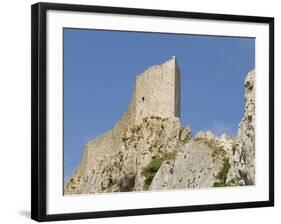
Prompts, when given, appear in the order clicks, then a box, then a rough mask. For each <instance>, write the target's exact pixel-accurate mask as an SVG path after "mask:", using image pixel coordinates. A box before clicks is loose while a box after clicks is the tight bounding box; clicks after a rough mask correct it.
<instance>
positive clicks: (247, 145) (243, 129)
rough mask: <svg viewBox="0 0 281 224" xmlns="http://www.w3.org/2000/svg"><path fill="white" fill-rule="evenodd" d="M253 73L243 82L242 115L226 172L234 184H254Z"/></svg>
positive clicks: (254, 121)
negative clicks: (227, 171)
mask: <svg viewBox="0 0 281 224" xmlns="http://www.w3.org/2000/svg"><path fill="white" fill-rule="evenodd" d="M255 75H256V73H255V71H251V72H249V73H248V75H247V77H246V79H245V82H244V86H245V99H246V104H245V108H244V116H243V118H242V120H241V122H240V124H239V128H238V136H237V140H236V145H235V148H234V153H233V156H232V157H231V160H230V164H231V169H230V171H229V174H228V180H229V181H231V182H233V183H234V185H237V184H239V185H253V184H255V125H256V115H255Z"/></svg>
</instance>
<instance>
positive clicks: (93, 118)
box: [64, 29, 255, 179]
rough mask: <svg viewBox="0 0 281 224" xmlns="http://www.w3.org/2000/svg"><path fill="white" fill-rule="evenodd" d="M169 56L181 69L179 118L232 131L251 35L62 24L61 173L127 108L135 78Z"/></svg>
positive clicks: (196, 127) (251, 56)
mask: <svg viewBox="0 0 281 224" xmlns="http://www.w3.org/2000/svg"><path fill="white" fill-rule="evenodd" d="M173 55H175V56H176V57H177V62H178V65H179V67H180V71H181V123H182V125H183V126H186V125H188V126H189V127H191V129H192V133H193V135H195V134H196V133H197V132H198V131H201V130H212V131H213V132H214V133H216V134H222V133H223V132H226V133H228V134H230V135H232V136H235V135H236V132H237V128H238V124H239V122H240V120H241V118H242V115H243V109H244V103H245V101H244V96H243V95H244V87H243V82H244V78H245V75H246V74H247V73H248V72H249V71H250V70H252V69H253V68H254V67H255V40H254V39H252V38H232V37H216V36H200V35H180V34H159V33H140V32H115V31H100V30H82V29H64V179H67V178H68V177H69V176H70V175H71V174H72V172H73V171H74V169H75V168H76V166H77V165H78V164H79V162H80V160H81V156H82V152H83V145H84V144H85V143H86V142H87V141H89V140H92V139H95V138H96V137H98V136H100V135H101V134H103V133H104V132H106V131H108V130H110V129H111V128H112V127H113V126H114V124H115V123H116V122H117V121H118V120H119V119H120V118H121V116H122V114H123V113H124V112H125V111H126V109H127V106H128V104H129V102H130V99H131V94H132V90H133V86H134V81H135V77H136V76H137V75H138V74H140V73H142V72H143V71H144V70H145V69H146V68H148V67H149V66H152V65H156V64H161V63H163V62H165V61H166V60H168V59H169V58H170V57H171V56H173Z"/></svg>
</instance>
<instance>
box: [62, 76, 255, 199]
mask: <svg viewBox="0 0 281 224" xmlns="http://www.w3.org/2000/svg"><path fill="white" fill-rule="evenodd" d="M254 79H255V71H252V72H250V73H249V74H248V75H247V77H246V79H245V88H246V90H245V99H246V104H245V110H244V116H243V118H242V120H241V122H240V124H239V128H238V135H237V137H236V138H232V137H230V136H228V135H227V134H223V135H221V136H216V135H214V134H213V133H212V132H211V131H206V132H199V133H197V134H196V135H195V136H194V137H192V135H191V129H190V128H189V127H182V126H181V124H180V120H179V118H177V117H166V118H162V117H158V116H149V117H146V118H144V119H143V121H142V122H141V123H139V124H134V125H126V126H124V127H123V126H122V130H120V129H118V135H114V132H113V133H111V132H109V133H107V134H105V135H104V136H103V137H101V138H98V139H96V140H94V141H91V142H89V143H87V144H86V145H85V150H84V156H83V159H82V161H81V163H80V165H79V167H78V168H77V169H76V171H75V172H74V174H73V175H72V176H71V177H70V178H69V180H68V181H67V182H66V183H65V186H64V193H65V194H89V193H90V194H91V193H102V192H127V191H145V190H163V189H180V188H207V187H222V186H237V185H252V184H255V82H254ZM109 135H112V136H113V137H112V136H111V137H110V139H114V141H113V143H112V144H110V146H109V147H107V148H102V149H100V147H97V145H98V146H99V142H100V141H103V139H105V140H104V141H107V137H108V136H109Z"/></svg>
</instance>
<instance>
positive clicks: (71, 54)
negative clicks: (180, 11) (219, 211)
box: [62, 27, 260, 197]
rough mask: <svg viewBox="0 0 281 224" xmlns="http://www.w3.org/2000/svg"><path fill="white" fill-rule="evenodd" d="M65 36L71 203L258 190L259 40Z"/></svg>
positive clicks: (96, 32)
mask: <svg viewBox="0 0 281 224" xmlns="http://www.w3.org/2000/svg"><path fill="white" fill-rule="evenodd" d="M62 32H63V180H62V181H63V188H64V189H63V195H64V196H65V197H68V196H72V195H90V194H93V195H95V194H101V193H102V194H105V193H114V194H117V193H118V192H145V191H171V190H173V191H175V190H193V191H196V190H198V189H206V188H208V189H210V188H213V189H221V188H237V187H239V188H245V187H254V186H255V184H256V183H255V179H256V162H255V161H256V157H255V151H256V150H255V145H256V144H255V133H256V132H255V128H256V119H255V118H256V112H255V107H256V105H255V99H256V94H255V89H256V82H255V78H256V70H255V60H256V53H255V51H256V39H255V38H254V37H246V36H241V37H239V36H219V35H199V34H194V33H192V34H183V33H161V32H136V31H126V30H122V31H118V30H102V29H82V28H72V27H64V28H63V31H62ZM259 75H260V74H259Z"/></svg>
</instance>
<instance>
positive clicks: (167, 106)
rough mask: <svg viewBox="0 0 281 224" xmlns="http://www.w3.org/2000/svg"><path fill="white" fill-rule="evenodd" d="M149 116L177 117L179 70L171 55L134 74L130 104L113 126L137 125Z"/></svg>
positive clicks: (178, 108)
mask: <svg viewBox="0 0 281 224" xmlns="http://www.w3.org/2000/svg"><path fill="white" fill-rule="evenodd" d="M150 116H158V117H163V118H165V117H180V70H179V67H178V65H177V62H176V57H175V56H173V57H172V58H171V59H170V60H168V61H166V62H165V63H163V64H162V65H155V66H151V67H150V68H148V69H147V70H146V71H145V72H143V73H142V74H141V75H139V76H137V78H136V82H135V88H134V91H133V95H132V99H131V103H130V105H129V107H128V110H127V112H126V113H125V114H124V115H123V117H122V118H121V120H120V122H119V123H118V124H117V125H116V127H119V126H126V125H128V124H139V123H141V122H142V121H143V119H144V118H146V117H150Z"/></svg>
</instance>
